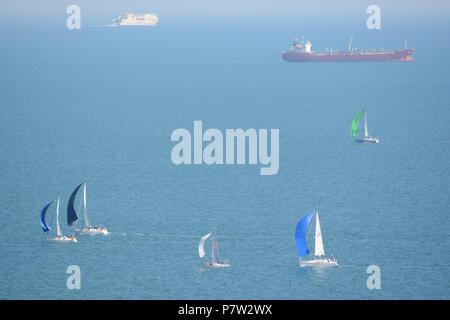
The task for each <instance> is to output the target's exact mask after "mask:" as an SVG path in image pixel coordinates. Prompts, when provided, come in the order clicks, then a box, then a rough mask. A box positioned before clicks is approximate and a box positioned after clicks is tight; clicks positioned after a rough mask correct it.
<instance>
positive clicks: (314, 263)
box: [300, 259, 339, 268]
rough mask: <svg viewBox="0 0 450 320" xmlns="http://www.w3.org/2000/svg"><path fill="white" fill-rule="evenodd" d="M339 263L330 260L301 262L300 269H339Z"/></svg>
mask: <svg viewBox="0 0 450 320" xmlns="http://www.w3.org/2000/svg"><path fill="white" fill-rule="evenodd" d="M338 266H339V265H338V263H337V261H336V260H329V259H317V260H308V261H300V267H302V268H307V267H316V268H329V267H338Z"/></svg>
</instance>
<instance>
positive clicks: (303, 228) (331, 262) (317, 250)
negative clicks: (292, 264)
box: [295, 211, 338, 267]
mask: <svg viewBox="0 0 450 320" xmlns="http://www.w3.org/2000/svg"><path fill="white" fill-rule="evenodd" d="M314 215H315V216H316V234H315V244H314V259H313V260H300V266H301V267H337V266H338V263H337V259H329V258H326V257H325V250H324V248H323V240H322V232H321V230H320V221H319V213H318V212H317V211H314V212H311V213H310V214H308V215H306V216H305V217H303V218H302V219H301V220H300V221H299V222H298V224H297V228H296V229H295V242H296V245H297V251H298V255H299V256H300V257H303V256H306V255H308V254H309V253H310V252H309V249H308V244H307V243H306V240H307V236H308V235H307V231H308V227H309V225H310V223H311V220H312V218H313V216H314Z"/></svg>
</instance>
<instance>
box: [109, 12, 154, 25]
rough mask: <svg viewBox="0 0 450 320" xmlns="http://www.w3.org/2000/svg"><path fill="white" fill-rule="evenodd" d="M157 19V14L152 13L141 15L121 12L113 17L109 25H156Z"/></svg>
mask: <svg viewBox="0 0 450 320" xmlns="http://www.w3.org/2000/svg"><path fill="white" fill-rule="evenodd" d="M158 20H159V18H158V16H157V15H155V14H153V13H146V14H143V15H134V14H132V13H126V14H121V15H120V16H118V17H117V18H113V22H112V25H111V26H119V25H120V26H156V25H157V24H158Z"/></svg>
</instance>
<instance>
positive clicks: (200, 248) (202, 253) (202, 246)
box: [198, 233, 212, 258]
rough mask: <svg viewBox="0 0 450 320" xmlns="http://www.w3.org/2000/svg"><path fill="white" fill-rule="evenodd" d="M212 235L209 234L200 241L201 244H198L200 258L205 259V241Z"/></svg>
mask: <svg viewBox="0 0 450 320" xmlns="http://www.w3.org/2000/svg"><path fill="white" fill-rule="evenodd" d="M211 234H212V233H208V234H207V235H204V236H203V237H202V238H201V239H200V243H199V244H198V255H199V256H200V258H203V257H204V256H205V241H206V239H208V238H209V237H210V236H211Z"/></svg>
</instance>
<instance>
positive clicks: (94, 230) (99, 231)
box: [67, 182, 109, 236]
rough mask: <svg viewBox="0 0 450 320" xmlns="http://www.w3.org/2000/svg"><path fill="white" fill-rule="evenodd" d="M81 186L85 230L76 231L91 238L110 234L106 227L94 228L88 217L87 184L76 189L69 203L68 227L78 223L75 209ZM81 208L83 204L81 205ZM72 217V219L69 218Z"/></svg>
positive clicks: (84, 183) (82, 184)
mask: <svg viewBox="0 0 450 320" xmlns="http://www.w3.org/2000/svg"><path fill="white" fill-rule="evenodd" d="M81 186H84V187H83V197H82V199H81V201H82V202H83V208H84V211H83V213H84V224H85V226H84V227H83V228H79V229H77V228H75V231H77V232H78V233H79V234H81V235H83V234H88V235H91V236H95V235H98V234H101V235H107V234H109V232H108V229H107V228H105V227H101V226H100V227H95V226H92V225H91V224H90V222H89V219H88V216H87V209H86V182H83V183H81V184H80V185H79V186H78V187H76V188H75V190H74V191H73V192H72V195H71V196H70V200H69V203H68V205H67V217H68V218H67V219H68V220H67V224H68V225H72V223H73V222H74V221H76V220H77V219H78V216H77V214H76V211H75V208H74V202H75V197H76V195H77V192H78V190H79V189H80V188H81ZM80 206H81V204H80ZM69 216H70V218H69Z"/></svg>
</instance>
